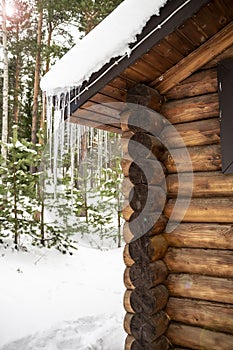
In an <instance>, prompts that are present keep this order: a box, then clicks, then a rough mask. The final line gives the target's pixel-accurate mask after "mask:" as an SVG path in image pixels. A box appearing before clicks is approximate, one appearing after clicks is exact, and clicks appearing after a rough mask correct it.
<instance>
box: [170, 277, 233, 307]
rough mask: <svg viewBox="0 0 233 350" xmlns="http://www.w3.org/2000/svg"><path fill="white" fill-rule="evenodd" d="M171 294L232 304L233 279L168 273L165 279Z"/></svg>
mask: <svg viewBox="0 0 233 350" xmlns="http://www.w3.org/2000/svg"><path fill="white" fill-rule="evenodd" d="M165 284H166V286H167V288H168V291H169V294H170V295H171V296H177V297H184V298H194V299H202V300H209V301H217V302H220V303H229V304H233V294H232V290H233V280H232V279H230V278H220V277H219V278H217V277H210V276H203V275H195V274H170V275H169V276H168V278H167V281H166V283H165Z"/></svg>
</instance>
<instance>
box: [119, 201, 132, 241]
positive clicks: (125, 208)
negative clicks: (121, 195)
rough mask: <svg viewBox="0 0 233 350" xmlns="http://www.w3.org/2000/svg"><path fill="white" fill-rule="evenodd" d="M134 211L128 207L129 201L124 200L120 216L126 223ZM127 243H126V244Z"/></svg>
mask: <svg viewBox="0 0 233 350" xmlns="http://www.w3.org/2000/svg"><path fill="white" fill-rule="evenodd" d="M134 212H135V211H134V210H133V208H132V207H131V206H130V204H129V201H128V200H127V199H125V201H124V203H123V209H122V216H123V218H124V219H125V220H126V221H129V220H130V218H131V216H132V214H133V213H134ZM126 243H127V242H126Z"/></svg>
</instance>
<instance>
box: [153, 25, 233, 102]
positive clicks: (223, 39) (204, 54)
mask: <svg viewBox="0 0 233 350" xmlns="http://www.w3.org/2000/svg"><path fill="white" fill-rule="evenodd" d="M232 44H233V23H232V22H230V23H229V24H228V25H227V26H226V27H224V28H223V29H222V30H221V31H219V32H218V33H216V34H215V35H214V36H212V37H211V38H210V39H209V40H208V41H206V42H205V43H204V44H202V45H201V46H200V47H198V48H197V49H196V50H195V51H193V52H191V53H190V54H189V55H188V56H186V57H184V58H183V59H182V60H180V61H179V62H178V63H177V64H176V65H175V66H173V67H172V68H171V69H169V70H168V71H167V72H166V73H165V74H163V75H162V76H160V77H159V78H157V79H156V80H155V81H154V82H152V83H151V86H152V87H155V88H156V89H157V90H158V91H159V92H160V94H161V95H163V94H165V93H166V92H167V91H169V90H170V89H171V88H173V87H174V86H175V85H177V84H178V83H179V82H181V81H182V80H184V79H185V78H187V77H189V76H190V75H191V74H192V73H193V72H195V71H196V70H198V69H200V68H201V67H202V66H204V65H205V64H206V63H208V62H209V61H210V60H211V59H213V58H215V57H216V56H217V55H219V54H220V53H221V52H223V51H224V50H226V49H227V48H229V47H230V46H231V45H232Z"/></svg>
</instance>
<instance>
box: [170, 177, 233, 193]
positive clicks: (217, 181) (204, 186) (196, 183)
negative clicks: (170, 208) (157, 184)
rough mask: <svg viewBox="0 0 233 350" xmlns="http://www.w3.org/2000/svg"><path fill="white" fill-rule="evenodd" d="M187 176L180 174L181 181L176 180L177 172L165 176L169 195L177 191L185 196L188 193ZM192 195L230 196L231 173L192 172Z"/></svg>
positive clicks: (231, 189)
mask: <svg viewBox="0 0 233 350" xmlns="http://www.w3.org/2000/svg"><path fill="white" fill-rule="evenodd" d="M189 179H190V178H189V176H188V175H187V176H186V175H185V174H183V175H182V183H181V184H180V183H179V181H178V175H177V174H171V175H168V176H167V178H166V183H167V192H168V196H169V197H175V196H177V194H178V189H179V193H180V194H181V195H182V196H186V195H187V194H189V193H190V181H189ZM192 196H193V197H219V196H224V197H232V196H233V175H224V174H222V173H221V172H220V171H219V172H215V171H211V172H197V173H194V174H193V190H192Z"/></svg>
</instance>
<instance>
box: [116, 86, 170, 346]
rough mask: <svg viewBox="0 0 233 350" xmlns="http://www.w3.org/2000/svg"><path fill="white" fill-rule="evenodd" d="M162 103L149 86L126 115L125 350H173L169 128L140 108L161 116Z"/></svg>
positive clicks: (135, 94)
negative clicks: (165, 134)
mask: <svg viewBox="0 0 233 350" xmlns="http://www.w3.org/2000/svg"><path fill="white" fill-rule="evenodd" d="M161 101H162V98H161V96H160V95H159V94H158V92H157V91H155V90H153V89H151V88H148V87H146V86H145V85H139V86H136V87H134V88H133V89H131V90H130V91H129V93H128V96H127V102H128V109H127V110H126V111H124V112H123V113H122V115H121V126H122V131H123V133H122V148H123V152H124V155H123V160H122V162H121V166H122V170H123V174H124V175H125V180H124V181H123V194H124V196H125V205H124V208H123V216H124V218H125V220H126V223H125V225H124V229H123V234H124V239H125V241H126V243H127V244H126V247H125V250H124V261H125V264H126V266H127V267H126V269H125V273H124V283H125V286H126V288H127V290H126V292H125V296H124V307H125V310H126V312H127V314H126V316H125V320H124V328H125V331H126V333H127V334H128V336H127V338H126V342H125V350H137V349H143V350H144V349H147V350H150V349H151V350H152V349H153V350H154V349H155V350H156V349H159V350H163V349H165V350H166V349H168V348H169V343H168V340H167V338H166V337H165V336H164V333H165V332H166V330H167V327H168V323H169V318H168V316H167V314H166V312H165V311H164V309H165V308H166V305H167V301H168V290H167V288H166V287H165V285H164V283H165V280H166V278H167V275H168V269H167V266H166V264H165V263H164V262H163V260H162V259H163V258H164V255H165V253H166V251H167V247H168V246H167V241H166V239H165V238H164V236H163V234H162V232H163V230H164V228H165V226H166V223H167V218H166V217H165V216H164V215H163V214H162V213H163V210H164V206H165V203H166V192H165V188H166V186H165V183H166V181H165V174H166V169H165V167H164V165H163V163H162V162H161V159H162V157H163V156H164V154H165V147H164V146H163V144H162V143H161V141H160V140H159V138H157V136H158V135H160V134H161V132H162V130H163V129H164V124H163V121H162V118H161V117H160V115H159V114H156V113H155V112H152V111H150V110H149V109H147V108H142V107H141V106H139V104H141V105H144V106H147V107H150V108H154V109H156V110H160V108H161ZM132 104H133V105H132ZM145 125H146V126H145Z"/></svg>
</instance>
